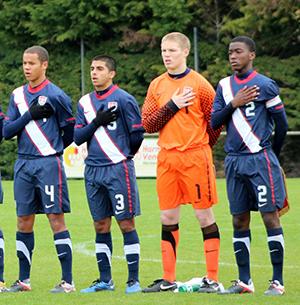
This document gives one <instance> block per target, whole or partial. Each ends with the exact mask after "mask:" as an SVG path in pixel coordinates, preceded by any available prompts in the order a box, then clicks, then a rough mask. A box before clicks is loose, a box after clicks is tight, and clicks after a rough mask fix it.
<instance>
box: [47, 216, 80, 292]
mask: <svg viewBox="0 0 300 305" xmlns="http://www.w3.org/2000/svg"><path fill="white" fill-rule="evenodd" d="M47 217H48V220H49V223H50V226H51V229H52V232H53V239H54V244H55V248H56V253H57V257H58V259H59V262H60V265H61V271H62V277H61V282H60V283H59V284H58V285H57V286H56V287H55V288H53V289H52V290H51V292H52V293H60V292H61V293H63V292H65V293H69V292H72V291H75V287H74V283H73V276H72V241H71V237H70V233H69V231H68V229H67V227H66V225H65V218H64V214H63V213H61V214H47Z"/></svg>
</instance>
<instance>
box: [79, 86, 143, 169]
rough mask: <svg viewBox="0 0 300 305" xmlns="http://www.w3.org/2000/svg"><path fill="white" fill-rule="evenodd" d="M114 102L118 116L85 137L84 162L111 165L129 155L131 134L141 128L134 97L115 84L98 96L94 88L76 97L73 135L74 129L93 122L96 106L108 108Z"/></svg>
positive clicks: (140, 130) (112, 105) (92, 164)
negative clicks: (86, 154)
mask: <svg viewBox="0 0 300 305" xmlns="http://www.w3.org/2000/svg"><path fill="white" fill-rule="evenodd" d="M114 106H115V107H116V110H115V111H118V113H119V115H118V118H117V120H116V121H114V122H112V123H110V124H109V125H107V126H105V127H103V126H100V127H99V128H97V129H96V131H95V132H93V134H92V136H91V138H90V139H88V141H87V144H88V156H87V158H86V159H85V163H86V164H87V165H91V166H106V165H112V164H116V163H119V162H121V161H123V160H126V159H127V158H129V157H132V156H131V147H130V135H131V134H132V133H134V132H137V131H139V132H143V130H144V129H143V126H142V122H141V115H140V110H139V107H138V105H137V102H136V100H135V98H134V97H133V96H132V95H130V94H129V93H127V92H126V91H124V90H122V89H120V88H119V87H118V86H117V85H113V86H112V87H111V88H110V89H109V91H108V92H106V93H105V94H103V95H101V96H100V95H98V94H97V92H95V91H94V92H91V93H89V94H86V95H84V96H83V97H82V98H81V99H80V100H79V102H78V106H77V115H76V125H75V132H74V135H75V137H76V131H77V132H79V129H81V128H85V127H87V126H88V125H90V124H93V123H92V121H93V119H94V118H95V117H96V113H97V110H98V109H102V110H107V109H108V108H111V107H114Z"/></svg>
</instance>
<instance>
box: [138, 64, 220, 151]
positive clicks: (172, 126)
mask: <svg viewBox="0 0 300 305" xmlns="http://www.w3.org/2000/svg"><path fill="white" fill-rule="evenodd" d="M177 88H180V90H189V89H192V90H193V91H194V92H195V93H196V97H195V98H194V99H193V100H192V102H194V104H193V105H191V106H188V107H187V108H182V109H180V110H179V111H174V109H171V108H170V107H168V102H169V101H170V100H171V97H172V95H173V93H174V92H175V91H176V90H177ZM214 97H215V91H214V89H213V87H212V86H211V84H210V83H209V82H208V81H207V80H206V79H205V78H204V77H203V76H201V75H200V74H199V73H197V72H195V71H194V70H191V71H190V72H189V73H188V74H187V75H185V76H184V77H182V78H178V79H174V78H172V77H170V76H169V74H168V73H167V72H166V73H164V74H162V75H160V76H159V77H157V78H155V79H154V80H153V81H152V82H151V84H150V86H149V89H148V92H147V96H146V99H145V102H144V105H143V109H142V120H143V125H144V128H145V129H146V131H147V132H148V133H153V132H159V140H158V145H159V146H160V147H161V148H164V149H177V150H179V151H184V150H187V149H191V148H197V147H201V146H202V145H205V144H208V143H209V144H210V145H211V146H212V145H214V144H215V142H216V141H217V138H218V136H219V135H220V132H221V129H219V130H217V131H214V130H213V129H212V128H211V127H210V118H211V108H212V103H213V100H214ZM172 108H174V107H172Z"/></svg>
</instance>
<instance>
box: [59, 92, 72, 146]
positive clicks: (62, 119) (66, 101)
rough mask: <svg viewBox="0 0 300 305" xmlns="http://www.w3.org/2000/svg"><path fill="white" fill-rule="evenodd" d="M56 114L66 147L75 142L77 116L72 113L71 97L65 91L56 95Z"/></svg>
mask: <svg viewBox="0 0 300 305" xmlns="http://www.w3.org/2000/svg"><path fill="white" fill-rule="evenodd" d="M55 115H56V118H57V122H58V124H59V128H60V130H61V137H62V141H63V143H64V148H66V147H68V146H69V145H70V144H71V143H72V142H73V134H74V125H75V118H74V117H73V113H72V101H71V98H70V97H69V96H68V95H67V94H65V93H64V92H63V91H62V92H61V93H60V94H59V95H58V96H57V97H56V103H55Z"/></svg>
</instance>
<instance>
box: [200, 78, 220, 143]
mask: <svg viewBox="0 0 300 305" xmlns="http://www.w3.org/2000/svg"><path fill="white" fill-rule="evenodd" d="M200 90H201V91H200V92H199V98H200V102H201V107H202V111H203V113H204V117H205V119H206V121H207V128H206V132H207V133H208V136H209V145H210V146H211V147H212V146H213V145H215V144H216V142H217V140H218V138H219V136H220V133H221V131H222V128H223V126H222V125H221V126H220V127H218V128H216V129H213V128H212V127H211V111H212V105H213V100H214V97H215V91H214V89H213V88H212V86H211V85H210V84H207V85H206V83H204V84H203V86H202V87H201V89H200Z"/></svg>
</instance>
